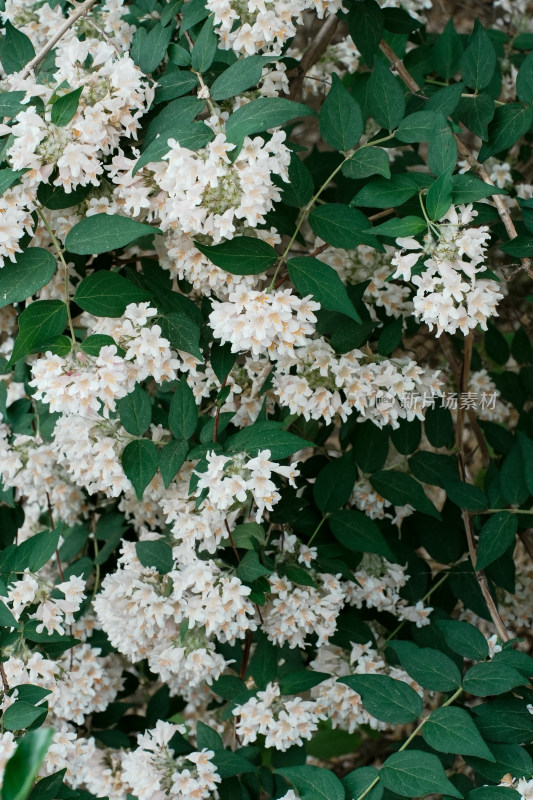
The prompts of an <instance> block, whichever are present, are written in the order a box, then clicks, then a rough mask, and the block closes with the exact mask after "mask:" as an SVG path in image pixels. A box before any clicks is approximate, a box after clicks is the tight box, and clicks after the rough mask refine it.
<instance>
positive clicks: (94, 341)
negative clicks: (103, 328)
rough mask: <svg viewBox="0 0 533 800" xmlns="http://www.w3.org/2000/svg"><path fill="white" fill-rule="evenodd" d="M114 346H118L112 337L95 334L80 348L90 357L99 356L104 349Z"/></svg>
mask: <svg viewBox="0 0 533 800" xmlns="http://www.w3.org/2000/svg"><path fill="white" fill-rule="evenodd" d="M112 344H114V345H115V347H116V346H117V343H116V342H115V340H114V339H113V337H112V336H106V335H105V334H103V333H93V334H92V335H91V336H87V338H86V339H84V340H83V342H82V343H81V344H80V348H81V350H83V352H84V353H87V355H89V356H98V355H99V354H100V350H101V349H102V347H107V346H109V345H112Z"/></svg>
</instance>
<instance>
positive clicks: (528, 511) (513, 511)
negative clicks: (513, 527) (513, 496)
mask: <svg viewBox="0 0 533 800" xmlns="http://www.w3.org/2000/svg"><path fill="white" fill-rule="evenodd" d="M502 511H506V512H507V513H508V514H533V508H487V509H486V510H485V511H471V512H470V513H471V514H501V513H502Z"/></svg>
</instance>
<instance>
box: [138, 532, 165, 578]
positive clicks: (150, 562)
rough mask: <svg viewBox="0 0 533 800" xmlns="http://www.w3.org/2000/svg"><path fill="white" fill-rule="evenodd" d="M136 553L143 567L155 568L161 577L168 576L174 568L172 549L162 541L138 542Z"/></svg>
mask: <svg viewBox="0 0 533 800" xmlns="http://www.w3.org/2000/svg"><path fill="white" fill-rule="evenodd" d="M135 552H136V553H137V558H138V559H139V561H140V562H141V564H142V565H143V567H147V568H150V567H153V568H154V569H156V570H157V571H158V572H159V573H160V574H161V575H166V573H167V572H170V570H171V569H172V568H173V567H174V557H173V555H172V548H171V546H170V545H169V544H167V543H166V542H163V541H162V540H161V539H153V540H152V539H150V540H149V541H143V542H136V544H135Z"/></svg>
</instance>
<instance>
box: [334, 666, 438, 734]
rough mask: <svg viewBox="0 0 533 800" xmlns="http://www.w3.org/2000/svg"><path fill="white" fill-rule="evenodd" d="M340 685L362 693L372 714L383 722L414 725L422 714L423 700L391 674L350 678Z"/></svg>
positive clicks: (340, 679)
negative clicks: (411, 723)
mask: <svg viewBox="0 0 533 800" xmlns="http://www.w3.org/2000/svg"><path fill="white" fill-rule="evenodd" d="M339 683H345V684H346V685H347V686H349V687H350V689H353V690H354V692H357V693H358V694H360V695H361V698H362V700H363V705H364V707H365V708H366V710H367V711H368V713H369V714H372V716H373V717H376V719H380V720H382V721H383V722H393V723H394V724H402V723H405V722H414V721H415V720H416V719H418V718H419V716H420V714H421V713H422V708H423V703H422V698H421V697H420V696H419V695H418V694H417V693H416V692H415V690H414V689H412V688H411V687H410V686H409V684H407V683H405V682H404V681H398V680H395V679H394V678H391V677H389V676H388V675H347V676H346V677H345V678H339Z"/></svg>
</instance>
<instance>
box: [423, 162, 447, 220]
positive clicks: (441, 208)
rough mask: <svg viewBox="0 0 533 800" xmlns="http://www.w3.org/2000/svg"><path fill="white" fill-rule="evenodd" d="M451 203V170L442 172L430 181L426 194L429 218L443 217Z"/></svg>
mask: <svg viewBox="0 0 533 800" xmlns="http://www.w3.org/2000/svg"><path fill="white" fill-rule="evenodd" d="M451 204H452V173H451V170H447V171H446V172H443V173H442V175H441V176H440V177H438V178H437V180H436V181H435V183H432V184H431V186H430V187H429V189H428V193H427V195H426V211H427V213H428V217H429V218H430V219H431V220H438V219H441V217H443V216H444V215H445V214H446V212H447V211H448V210H449V208H450V206H451Z"/></svg>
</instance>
